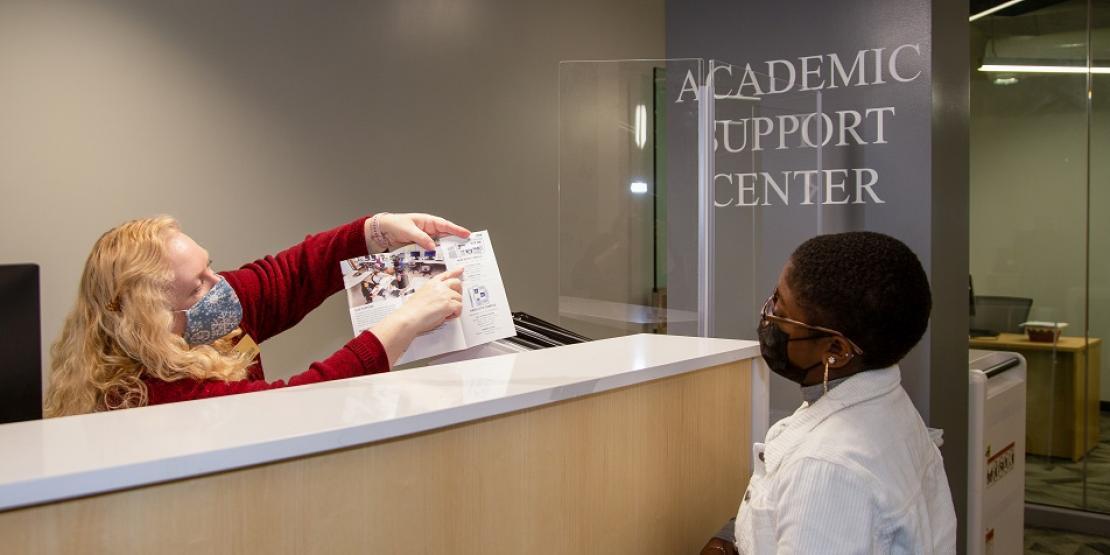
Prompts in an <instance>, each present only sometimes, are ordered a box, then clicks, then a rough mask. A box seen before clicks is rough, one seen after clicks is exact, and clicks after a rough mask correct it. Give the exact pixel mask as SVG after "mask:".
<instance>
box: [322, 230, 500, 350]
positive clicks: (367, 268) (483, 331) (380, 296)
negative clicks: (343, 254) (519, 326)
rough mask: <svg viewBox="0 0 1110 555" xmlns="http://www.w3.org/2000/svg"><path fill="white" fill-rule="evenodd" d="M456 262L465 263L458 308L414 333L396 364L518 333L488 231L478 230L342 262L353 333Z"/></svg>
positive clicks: (367, 326)
mask: <svg viewBox="0 0 1110 555" xmlns="http://www.w3.org/2000/svg"><path fill="white" fill-rule="evenodd" d="M460 267H461V268H463V274H462V297H463V308H462V313H461V314H460V315H459V317H458V318H453V319H450V320H447V321H446V322H444V323H443V324H442V325H441V326H439V327H438V328H436V329H434V330H431V331H428V332H425V333H423V334H421V335H420V336H418V337H417V338H416V339H415V340H413V342H412V345H410V346H409V348H408V350H407V351H405V354H404V355H403V356H401V358H400V359H398V360H397V362H396V364H404V363H406V362H412V361H414V360H420V359H424V358H428V357H432V356H436V355H440V354H443V353H449V352H452V351H459V350H462V349H468V348H470V347H474V346H477V345H482V344H485V343H489V342H491V341H496V340H498V339H504V338H506V337H512V336H513V335H516V329H515V327H514V325H513V317H512V312H511V310H510V309H509V301H508V298H507V296H506V295H505V286H504V285H503V284H502V282H501V271H500V269H498V267H497V259H496V258H495V257H494V254H493V244H492V243H491V242H490V238H489V232H487V231H476V232H474V233H471V234H470V237H469V238H467V239H462V238H459V237H454V236H451V237H443V238H441V239H438V240H436V249H435V250H424V249H423V248H421V247H420V246H418V245H410V246H407V247H402V248H400V249H397V250H394V251H391V252H387V253H381V254H373V255H367V256H360V257H357V258H352V259H349V260H344V261H343V262H340V268H341V269H342V272H343V287H344V289H345V290H346V291H347V306H348V308H349V311H350V315H351V326H352V328H354V332H355V335H358V334H359V333H362V332H363V331H364V330H367V329H370V328H371V327H373V326H374V325H375V324H377V323H378V322H380V321H381V320H382V319H383V318H385V317H386V316H388V315H389V314H390V313H391V312H393V311H394V310H397V308H399V307H400V306H401V304H402V303H404V302H405V299H406V298H407V297H408V296H409V295H412V294H413V293H415V292H416V290H417V289H420V287H421V286H422V285H423V284H424V283H426V282H427V281H428V280H429V279H432V278H433V277H434V276H436V275H438V274H441V273H443V272H446V271H448V270H453V269H455V268H460Z"/></svg>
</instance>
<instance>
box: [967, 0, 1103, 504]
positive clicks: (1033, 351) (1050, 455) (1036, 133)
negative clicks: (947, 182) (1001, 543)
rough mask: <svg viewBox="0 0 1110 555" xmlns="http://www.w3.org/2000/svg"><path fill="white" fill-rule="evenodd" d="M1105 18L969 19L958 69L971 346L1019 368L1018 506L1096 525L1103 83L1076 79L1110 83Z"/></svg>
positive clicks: (1066, 7)
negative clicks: (965, 133)
mask: <svg viewBox="0 0 1110 555" xmlns="http://www.w3.org/2000/svg"><path fill="white" fill-rule="evenodd" d="M1108 12H1110V3H1107V2H1104V1H1098V2H1096V1H1093V0H1068V1H1063V2H1026V3H1019V4H1017V5H1015V6H1013V7H1012V8H1009V9H1006V10H1002V11H999V12H997V13H994V14H992V15H989V16H986V17H983V18H981V19H977V20H975V21H973V22H972V23H971V62H972V67H971V68H970V69H971V123H970V133H971V137H970V143H971V156H970V166H971V167H970V172H971V175H970V178H971V179H970V183H971V185H970V207H971V225H970V256H971V264H970V269H971V279H972V284H973V290H974V295H975V299H974V303H973V305H974V307H975V310H974V314H973V315H971V317H970V318H971V321H970V325H969V327H970V329H971V333H970V335H971V339H970V344H971V347H972V348H981V349H994V350H1007V351H1016V352H1020V353H1021V354H1022V355H1024V356H1025V357H1026V359H1027V362H1028V389H1027V402H1026V409H1027V418H1026V453H1027V454H1026V467H1025V468H1026V502H1027V503H1034V504H1041V505H1049V506H1053V507H1064V508H1071V509H1080V510H1085V511H1095V512H1102V513H1110V412H1108V410H1107V409H1110V371H1108V365H1107V363H1106V361H1105V360H1104V358H1105V357H1103V356H1102V354H1101V351H1102V342H1103V341H1104V340H1106V339H1107V338H1110V251H1108V250H1107V247H1110V233H1108V232H1110V224H1108V223H1107V221H1106V220H1107V218H1108V217H1110V195H1108V191H1107V189H1106V182H1107V178H1108V177H1110V167H1108V166H1107V161H1106V160H1105V158H1106V157H1105V156H1101V155H1100V154H1099V153H1100V152H1104V151H1105V150H1106V148H1107V147H1108V146H1110V136H1108V133H1110V125H1108V124H1107V122H1106V117H1105V114H1107V111H1106V110H1107V106H1106V87H1107V85H1110V80H1107V78H1108V76H1106V75H1102V74H1101V73H1094V74H1092V73H1090V72H1089V71H1088V68H1089V67H1090V68H1092V69H1091V71H1094V72H1100V71H1108V72H1110V69H1107V68H1110V55H1107V54H1108V53H1110V25H1107V21H1106V20H1107V16H1108ZM1022 323H1030V324H1029V325H1027V326H1024V327H1023V326H1021V324H1022ZM1027 328H1032V331H1030V330H1029V329H1027ZM1038 329H1039V330H1043V331H1044V335H1043V337H1038V336H1037V333H1036V332H1037V330H1038ZM1036 339H1045V340H1047V341H1036Z"/></svg>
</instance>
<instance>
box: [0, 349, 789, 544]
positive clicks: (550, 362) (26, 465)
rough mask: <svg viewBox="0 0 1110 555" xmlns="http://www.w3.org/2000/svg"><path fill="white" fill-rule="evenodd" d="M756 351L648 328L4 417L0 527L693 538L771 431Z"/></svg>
mask: <svg viewBox="0 0 1110 555" xmlns="http://www.w3.org/2000/svg"><path fill="white" fill-rule="evenodd" d="M758 350H759V349H758V346H757V344H756V343H754V342H751V341H734V340H723V339H700V338H688V337H674V336H658V335H636V336H629V337H622V338H616V339H609V340H604V341H596V342H592V343H585V344H581V345H572V346H567V347H560V348H557V349H548V350H543V351H535V352H529V353H521V354H513V355H503V356H498V357H492V358H487V359H481V360H474V361H466V362H457V363H451V364H443V365H438V366H429V367H424V368H417V369H413V370H405V371H398V372H393V373H389V374H380V375H375V376H366V377H361V378H353V379H348V380H340V381H335V382H327V383H322V384H314V385H308V386H302V387H296V388H288V389H282V390H274V391H267V392H262V393H252V394H247V395H237V396H230V397H223V398H215V399H205V400H199V401H191V402H186V403H176V404H172V405H164V406H155V407H145V408H140V409H131V410H126V411H118V412H111V413H100V414H92V415H84V416H75V417H67V418H58V419H51V420H46V421H38V422H24V423H18V424H8V425H3V426H0V445H3V446H4V456H3V457H0V537H2V538H3V542H4V550H5V551H10V552H15V553H24V552H31V553H75V552H109V551H111V552H159V553H167V552H232V551H234V552H267V553H284V552H297V553H301V552H318V553H346V552H366V553H433V552H437V553H438V552H445V553H510V552H511V553H517V552H528V553H590V552H596V553H692V552H696V551H697V550H698V549H699V548H700V547H701V545H702V544H703V543H704V542H705V541H706V540H707V539H708V538H709V537H710V536H711V535H712V534H713V533H714V532H715V531H716V530H717V529H718V528H719V527H720V526H721V524H723V523H724V521H725V520H727V519H728V518H729V517H730V516H732V515H734V514H735V512H736V508H737V506H738V505H739V503H740V498H741V496H742V495H743V492H744V488H745V487H746V485H747V478H748V476H749V475H750V462H751V461H750V460H749V457H750V454H751V442H752V437H753V434H756V435H758V436H759V437H762V436H761V434H762V432H763V430H765V428H766V405H765V402H766V388H767V382H766V373H765V372H766V370H765V369H763V368H762V365H760V364H757V363H755V360H758V359H756V357H757V356H758ZM753 392H754V393H753ZM753 399H754V400H755V402H754V403H753Z"/></svg>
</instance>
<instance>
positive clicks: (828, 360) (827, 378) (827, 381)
mask: <svg viewBox="0 0 1110 555" xmlns="http://www.w3.org/2000/svg"><path fill="white" fill-rule="evenodd" d="M835 362H836V357H829V358H827V359H825V381H824V387H825V393H828V392H829V365H830V364H833V363H835Z"/></svg>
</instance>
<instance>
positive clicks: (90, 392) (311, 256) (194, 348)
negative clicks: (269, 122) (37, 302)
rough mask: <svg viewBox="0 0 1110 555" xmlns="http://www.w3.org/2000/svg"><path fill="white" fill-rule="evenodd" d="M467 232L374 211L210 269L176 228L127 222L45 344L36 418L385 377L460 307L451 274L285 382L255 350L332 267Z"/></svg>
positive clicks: (98, 254)
mask: <svg viewBox="0 0 1110 555" xmlns="http://www.w3.org/2000/svg"><path fill="white" fill-rule="evenodd" d="M469 234H470V232H469V231H467V230H466V229H465V228H462V227H460V226H458V225H455V224H453V223H451V222H449V221H447V220H445V219H443V218H438V217H435V216H430V215H428V214H387V213H382V214H377V215H375V216H374V217H372V218H359V219H358V220H355V221H354V222H351V223H349V224H347V225H343V226H340V227H337V228H335V229H332V230H330V231H325V232H323V233H318V234H316V235H310V236H308V237H306V238H305V240H304V241H303V242H301V243H300V244H298V245H295V246H293V247H291V248H289V249H286V250H284V251H282V252H280V253H278V254H277V255H276V256H267V257H265V258H262V259H260V260H257V261H255V262H251V263H250V264H247V265H245V266H243V267H242V268H239V269H238V270H232V271H228V272H220V273H216V272H213V271H212V269H211V267H210V264H211V261H210V260H209V258H208V252H207V251H205V250H204V249H203V248H201V247H200V245H197V244H196V242H194V241H193V240H192V239H191V238H190V237H189V236H188V235H186V234H185V233H183V232H182V231H181V229H180V227H179V226H178V224H177V222H176V221H175V220H174V219H173V218H170V217H168V216H159V217H155V218H147V219H141V220H133V221H130V222H127V223H124V224H122V225H120V226H118V227H116V228H114V229H112V230H110V231H108V232H107V233H105V234H104V235H102V236H101V237H100V239H99V240H97V242H96V244H95V245H94V246H93V250H92V253H90V254H89V258H88V260H87V261H86V262H85V270H84V272H83V274H82V276H81V284H80V288H79V290H78V295H77V302H76V305H75V306H74V308H73V310H72V312H71V313H70V314H69V316H68V317H67V318H66V322H65V325H64V326H63V329H62V333H61V335H60V337H59V338H58V340H57V341H56V342H55V343H54V345H53V347H52V348H51V357H52V360H51V372H50V385H49V388H48V391H47V395H46V401H45V407H44V412H45V414H46V416H65V415H70V414H82V413H87V412H95V411H103V410H114V409H122V408H131V407H138V406H144V405H153V404H159V403H169V402H174V401H185V400H189V399H200V398H204V397H216V396H220V395H230V394H235V393H246V392H250V391H261V390H265V389H273V388H279V387H285V386H292V385H301V384H307V383H313V382H321V381H326V380H335V379H340V378H347V377H351V376H360V375H364V374H373V373H377V372H385V371H388V370H389V368H390V366H391V365H392V363H393V362H394V361H396V360H397V358H398V357H400V356H401V354H403V353H404V351H405V349H407V348H408V346H409V343H411V342H412V340H413V338H414V337H416V336H417V335H419V334H420V333H423V332H425V331H427V330H431V329H434V328H436V327H437V326H439V325H440V324H442V323H443V321H444V320H446V319H448V318H454V317H457V316H458V314H459V311H460V310H462V296H461V294H460V290H461V283H460V273H459V271H452V272H445V273H443V274H439V275H438V276H436V277H435V278H433V279H432V280H431V281H429V282H428V283H427V284H425V285H424V286H423V287H421V288H420V289H419V290H418V291H417V292H416V293H414V294H413V295H412V296H410V297H409V298H408V300H406V301H405V303H404V304H403V305H402V306H401V308H400V309H398V310H397V311H395V312H393V313H392V314H390V315H389V316H388V317H386V318H385V319H384V320H382V321H381V322H379V323H378V325H376V326H374V327H373V328H372V329H371V330H369V331H365V332H363V333H361V334H359V335H358V336H357V337H355V338H354V339H352V340H351V341H349V342H348V343H347V344H346V345H344V346H343V348H341V349H339V350H338V351H336V352H335V353H334V354H332V355H331V356H329V357H327V358H326V359H324V360H322V361H319V362H315V363H313V364H312V365H311V366H310V367H309V369H308V370H307V371H305V372H302V373H300V374H297V375H296V376H293V377H292V378H290V379H289V381H288V382H285V381H282V380H277V381H273V382H268V381H266V378H265V374H264V373H263V370H262V361H261V359H260V358H259V357H258V351H257V348H256V347H254V346H255V344H256V342H257V343H262V342H263V341H265V340H267V339H269V338H271V337H273V336H275V335H277V334H279V333H281V332H283V331H285V330H286V329H289V328H290V327H292V326H294V325H295V324H296V323H297V322H300V321H301V319H302V318H304V317H305V315H307V314H308V313H309V312H311V311H312V309H314V308H316V307H317V306H319V305H320V304H321V303H322V302H323V301H324V299H326V298H327V297H329V296H331V295H332V294H334V293H336V292H338V291H339V290H340V289H342V288H343V277H342V274H341V273H340V266H339V262H340V261H342V260H346V259H348V258H354V257H356V256H363V255H366V254H368V253H377V252H384V251H387V250H390V249H393V248H397V247H399V246H403V245H406V244H411V243H416V244H418V245H420V246H422V247H424V248H426V249H428V250H432V249H434V248H435V245H434V243H433V237H441V236H445V235H457V236H460V237H466V236H468V235H469Z"/></svg>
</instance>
